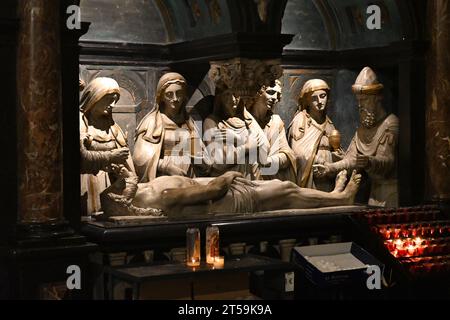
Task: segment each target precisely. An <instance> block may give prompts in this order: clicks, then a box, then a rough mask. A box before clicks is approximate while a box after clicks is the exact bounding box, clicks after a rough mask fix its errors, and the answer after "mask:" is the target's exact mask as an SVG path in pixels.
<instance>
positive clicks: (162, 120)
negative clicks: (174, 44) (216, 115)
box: [133, 72, 209, 182]
mask: <svg viewBox="0 0 450 320" xmlns="http://www.w3.org/2000/svg"><path fill="white" fill-rule="evenodd" d="M155 100H156V101H155V107H154V109H153V111H151V112H150V113H149V114H147V115H146V116H145V117H144V119H143V120H142V121H141V123H140V124H139V126H138V127H137V129H136V136H135V140H136V143H135V148H134V153H133V160H134V163H135V166H136V171H137V174H138V176H139V178H140V181H141V182H147V181H151V180H152V179H155V178H156V177H158V176H165V175H168V176H186V177H195V176H197V175H202V174H205V172H207V171H208V170H209V168H208V157H207V155H206V154H204V152H203V151H204V147H203V142H202V139H201V136H200V134H199V128H198V127H197V124H196V123H195V121H194V119H192V117H190V116H189V115H188V114H187V112H186V108H185V106H186V102H187V84H186V80H185V78H184V77H183V76H182V75H181V74H179V73H174V72H171V73H167V74H165V75H163V76H162V77H161V79H160V80H159V82H158V86H157V90H156V99H155ZM199 126H201V122H199Z"/></svg>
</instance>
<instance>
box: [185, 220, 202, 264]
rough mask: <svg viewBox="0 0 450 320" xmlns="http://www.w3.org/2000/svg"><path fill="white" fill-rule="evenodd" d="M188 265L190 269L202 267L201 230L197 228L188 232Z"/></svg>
mask: <svg viewBox="0 0 450 320" xmlns="http://www.w3.org/2000/svg"><path fill="white" fill-rule="evenodd" d="M186 264H187V265H188V266H189V267H198V266H200V230H198V229H197V228H189V229H188V230H187V231H186Z"/></svg>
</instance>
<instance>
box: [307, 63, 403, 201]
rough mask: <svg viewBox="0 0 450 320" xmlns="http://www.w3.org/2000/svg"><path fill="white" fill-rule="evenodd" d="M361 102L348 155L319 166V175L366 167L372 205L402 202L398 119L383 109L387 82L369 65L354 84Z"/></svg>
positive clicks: (355, 92)
mask: <svg viewBox="0 0 450 320" xmlns="http://www.w3.org/2000/svg"><path fill="white" fill-rule="evenodd" d="M352 89H353V93H354V94H355V96H356V99H357V101H358V109H359V115H360V123H359V128H358V130H357V131H356V134H355V136H354V137H353V140H352V142H351V143H350V146H349V149H348V151H347V154H346V155H345V158H344V159H343V160H342V161H339V162H336V163H325V164H324V165H321V166H317V169H316V170H317V171H318V174H321V175H323V176H326V175H328V176H333V175H335V174H336V173H337V172H339V171H340V170H342V169H347V170H349V169H350V170H352V169H359V170H364V171H366V172H367V174H368V175H369V177H370V180H371V191H370V199H369V205H374V206H388V207H394V206H397V205H398V191H397V187H398V186H397V163H396V148H397V139H398V118H397V117H396V116H395V115H393V114H391V115H387V114H386V111H385V110H384V108H383V85H382V84H381V83H379V82H378V80H377V76H376V74H375V73H374V72H373V70H372V69H371V68H369V67H365V68H364V69H363V70H362V71H361V73H360V74H359V76H358V78H357V79H356V81H355V84H354V85H353V87H352Z"/></svg>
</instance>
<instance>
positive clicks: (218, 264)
mask: <svg viewBox="0 0 450 320" xmlns="http://www.w3.org/2000/svg"><path fill="white" fill-rule="evenodd" d="M224 265H225V258H224V257H214V268H223V267H224Z"/></svg>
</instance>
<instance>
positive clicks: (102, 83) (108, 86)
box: [80, 77, 120, 113]
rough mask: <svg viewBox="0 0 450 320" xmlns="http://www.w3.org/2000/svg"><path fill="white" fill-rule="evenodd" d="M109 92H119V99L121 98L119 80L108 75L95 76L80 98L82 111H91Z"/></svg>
mask: <svg viewBox="0 0 450 320" xmlns="http://www.w3.org/2000/svg"><path fill="white" fill-rule="evenodd" d="M107 94H117V100H119V98H120V87H119V84H118V83H117V81H116V80H114V79H112V78H106V77H100V78H95V79H94V80H92V81H91V82H90V83H89V84H88V85H87V86H86V88H85V89H84V91H83V94H82V96H81V99H80V111H81V112H83V113H87V112H89V110H91V109H92V107H93V106H95V104H96V103H97V102H99V101H100V100H101V99H102V98H103V97H104V96H106V95H107Z"/></svg>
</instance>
